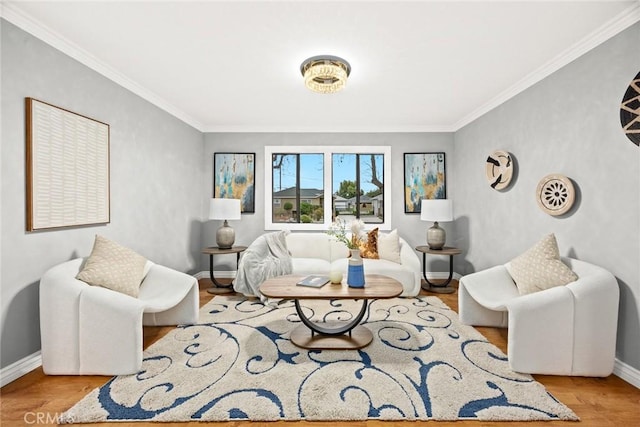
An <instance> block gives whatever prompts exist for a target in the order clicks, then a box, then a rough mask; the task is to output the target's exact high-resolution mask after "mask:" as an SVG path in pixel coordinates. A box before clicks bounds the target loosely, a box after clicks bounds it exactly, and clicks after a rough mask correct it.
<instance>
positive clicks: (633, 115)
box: [620, 73, 640, 147]
mask: <svg viewBox="0 0 640 427" xmlns="http://www.w3.org/2000/svg"><path fill="white" fill-rule="evenodd" d="M620 123H621V124H622V130H623V131H624V133H625V135H627V138H629V139H630V140H631V142H633V143H634V144H636V145H637V146H639V147H640V73H638V74H636V76H635V77H634V79H633V80H632V81H631V84H630V85H629V87H628V88H627V91H626V92H625V93H624V97H623V98H622V104H620Z"/></svg>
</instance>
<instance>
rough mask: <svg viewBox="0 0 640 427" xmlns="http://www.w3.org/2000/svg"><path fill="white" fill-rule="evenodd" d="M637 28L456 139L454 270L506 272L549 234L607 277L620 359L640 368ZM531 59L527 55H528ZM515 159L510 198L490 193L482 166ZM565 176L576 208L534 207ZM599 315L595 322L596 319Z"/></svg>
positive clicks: (566, 252) (639, 31)
mask: <svg viewBox="0 0 640 427" xmlns="http://www.w3.org/2000/svg"><path fill="white" fill-rule="evenodd" d="M639 46H640V24H635V25H634V26H633V27H631V28H629V29H627V30H626V31H624V32H622V33H621V34H619V35H617V36H616V37H614V38H612V39H611V40H609V41H607V42H606V43H604V44H602V45H601V46H599V47H597V48H596V49H594V50H592V51H591V52H589V53H587V54H586V55H584V56H582V57H580V58H579V59H577V60H575V61H574V62H572V63H571V64H569V65H567V66H566V67H564V68H562V69H561V70H559V71H557V72H555V73H554V74H552V75H551V76H549V77H548V78H546V79H544V80H543V81H541V82H539V83H538V84H536V85H535V86H533V87H531V88H530V89H528V90H526V91H525V92H523V93H521V94H520V95H518V96H516V97H515V98H512V99H511V100H510V101H508V102H506V103H504V104H503V105H501V106H499V107H498V108H496V109H494V110H493V111H491V112H490V113H488V114H486V115H484V116H483V117H481V118H480V119H478V120H476V121H475V122H473V123H471V124H469V125H468V126H466V127H464V128H463V129H461V130H459V131H458V132H456V134H455V148H454V156H453V163H454V164H455V167H456V172H457V173H456V174H455V175H454V176H453V199H454V203H455V206H456V212H457V215H458V220H457V221H456V244H457V245H458V246H459V247H461V248H464V250H465V253H464V255H463V256H460V257H456V258H457V260H456V264H455V265H456V267H455V268H456V271H457V272H459V273H469V272H472V271H477V270H481V269H484V268H487V267H490V266H493V265H496V264H501V263H504V262H506V261H508V260H510V259H511V258H513V257H515V256H517V255H518V254H520V253H521V252H523V251H524V250H526V249H527V248H528V247H530V246H531V245H533V244H534V243H535V242H537V241H538V240H539V239H540V238H541V237H542V236H543V235H544V234H546V233H550V232H553V233H555V235H556V237H557V239H558V245H559V247H560V252H561V254H562V255H569V256H573V257H577V258H580V259H582V260H585V261H588V262H592V263H594V264H597V265H600V266H602V267H604V268H606V269H608V270H610V271H611V272H612V273H613V274H614V275H615V276H616V277H617V279H618V283H619V285H620V291H621V297H620V318H619V323H618V325H619V329H618V346H617V356H618V358H619V359H621V360H622V361H623V362H625V363H627V364H629V365H631V366H632V367H634V368H636V369H640V319H639V315H638V307H639V306H640V304H639V303H640V271H639V263H640V224H639V216H638V215H639V213H640V190H639V188H638V184H639V177H640V161H639V160H640V149H639V148H638V147H637V146H635V145H634V144H632V143H631V142H630V141H629V140H628V139H627V138H626V136H625V135H624V134H623V133H622V131H621V127H620V120H619V109H620V102H621V100H622V96H623V94H624V92H625V90H626V88H627V86H628V85H629V83H630V82H631V79H632V78H633V77H634V76H635V75H636V73H638V71H640V49H639ZM523 54H526V52H523ZM496 149H504V150H507V151H509V152H511V153H512V154H513V156H514V157H515V158H516V160H517V170H518V172H517V177H516V178H515V179H514V181H515V182H513V183H512V185H511V186H510V188H509V189H507V190H506V191H503V192H497V191H494V190H492V189H491V188H490V187H489V185H488V184H487V182H486V179H485V175H484V167H485V160H486V158H487V156H488V155H489V154H490V153H491V152H492V151H494V150H496ZM550 173H560V174H564V175H566V176H568V177H569V178H571V179H572V180H573V181H574V184H575V185H576V189H577V194H578V197H577V201H576V203H575V206H574V209H573V210H572V211H571V212H570V213H568V214H567V215H565V217H562V218H556V217H552V216H549V215H547V214H546V213H544V212H542V211H541V210H540V209H539V208H538V206H537V203H536V199H535V190H536V186H537V184H538V181H539V180H540V179H541V178H542V177H544V176H545V175H547V174H550ZM594 316H597V313H594Z"/></svg>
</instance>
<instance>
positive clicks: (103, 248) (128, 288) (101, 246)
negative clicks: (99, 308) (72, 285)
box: [76, 235, 147, 298]
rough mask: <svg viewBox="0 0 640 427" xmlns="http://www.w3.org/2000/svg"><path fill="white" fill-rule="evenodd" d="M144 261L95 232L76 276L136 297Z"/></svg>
mask: <svg viewBox="0 0 640 427" xmlns="http://www.w3.org/2000/svg"><path fill="white" fill-rule="evenodd" d="M146 262H147V260H146V259H145V257H143V256H142V255H139V254H137V253H136V252H134V251H133V250H131V249H129V248H125V247H124V246H120V245H119V244H117V243H116V242H112V241H111V240H109V239H106V238H104V237H102V236H98V235H96V239H95V241H94V243H93V250H92V251H91V255H89V258H87V261H86V262H85V264H84V267H83V269H82V270H81V271H80V273H78V275H77V276H76V279H78V280H82V281H83V282H86V283H88V284H90V285H93V286H102V287H104V288H108V289H111V290H112V291H116V292H121V293H123V294H126V295H129V296H132V297H134V298H137V297H138V293H139V291H140V283H141V282H142V279H143V277H144V276H143V274H144V267H145V264H146Z"/></svg>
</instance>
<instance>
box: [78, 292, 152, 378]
mask: <svg viewBox="0 0 640 427" xmlns="http://www.w3.org/2000/svg"><path fill="white" fill-rule="evenodd" d="M143 309H144V304H143V303H142V302H141V301H140V300H138V299H136V298H133V297H130V296H128V295H125V294H122V293H119V292H114V291H111V290H109V289H106V288H101V287H99V286H89V285H87V287H86V288H85V289H84V290H83V292H82V294H81V296H80V305H79V313H78V314H79V316H78V324H79V330H78V343H79V344H78V345H79V360H80V366H79V372H78V373H80V374H94V375H95V374H97V375H101V374H102V375H105V374H107V375H120V374H131V373H134V372H137V371H139V370H140V366H141V363H142V345H143V342H142V311H143Z"/></svg>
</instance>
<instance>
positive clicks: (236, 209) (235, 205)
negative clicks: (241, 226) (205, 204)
mask: <svg viewBox="0 0 640 427" xmlns="http://www.w3.org/2000/svg"><path fill="white" fill-rule="evenodd" d="M240 218H242V216H241V210H240V199H211V201H210V202H209V219H228V220H234V219H240Z"/></svg>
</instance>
